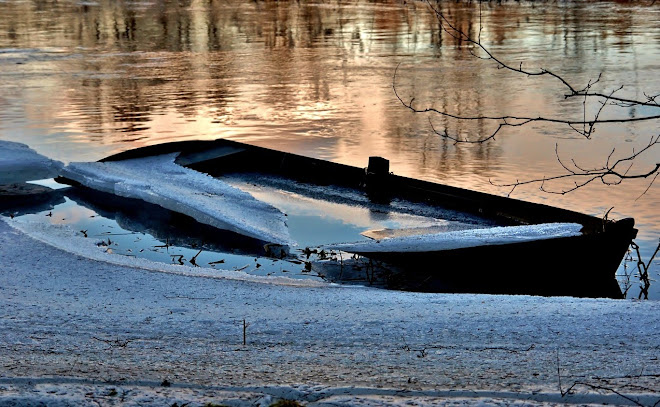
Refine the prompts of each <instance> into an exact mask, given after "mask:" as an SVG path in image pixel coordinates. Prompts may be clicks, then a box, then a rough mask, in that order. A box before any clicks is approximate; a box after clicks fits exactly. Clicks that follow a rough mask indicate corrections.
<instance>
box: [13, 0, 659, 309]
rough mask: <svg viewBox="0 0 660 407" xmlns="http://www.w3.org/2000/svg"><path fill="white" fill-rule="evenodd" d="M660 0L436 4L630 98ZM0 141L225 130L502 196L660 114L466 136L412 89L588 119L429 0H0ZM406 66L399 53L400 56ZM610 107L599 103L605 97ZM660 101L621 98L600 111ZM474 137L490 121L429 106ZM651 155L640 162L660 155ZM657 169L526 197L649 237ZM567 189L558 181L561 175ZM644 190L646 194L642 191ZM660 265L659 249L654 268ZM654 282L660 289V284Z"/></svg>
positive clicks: (465, 102)
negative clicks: (477, 42)
mask: <svg viewBox="0 0 660 407" xmlns="http://www.w3.org/2000/svg"><path fill="white" fill-rule="evenodd" d="M652 3H653V2H651V1H637V2H630V1H564V2H503V3H502V4H498V3H496V2H489V3H483V4H481V13H480V12H479V7H480V6H479V3H477V2H472V3H466V2H458V3H455V2H446V3H444V2H443V3H441V7H442V9H443V11H445V12H446V13H447V15H449V16H451V18H452V21H456V22H457V24H458V25H459V26H460V27H461V28H463V29H464V30H466V31H470V32H472V33H475V32H477V31H478V28H479V25H480V24H481V25H483V30H482V40H483V41H484V43H486V44H487V45H488V46H489V47H490V49H491V50H493V51H494V52H496V53H497V54H498V55H499V56H501V57H502V58H503V59H505V60H507V61H513V62H515V63H516V64H517V63H519V62H524V65H525V66H527V67H529V68H537V67H543V68H546V69H551V70H554V71H556V72H559V73H561V74H562V75H564V76H565V77H566V78H567V79H568V80H570V81H571V82H574V83H576V84H577V85H579V86H580V87H581V86H584V85H586V84H587V83H588V81H589V80H590V79H594V78H596V77H598V75H599V74H600V73H602V79H601V81H600V82H599V83H598V84H597V90H599V91H603V92H609V91H611V90H613V89H616V88H617V87H618V86H620V85H624V88H623V89H622V90H621V91H619V92H618V93H617V95H619V96H623V97H626V96H627V97H634V98H643V97H644V93H645V92H646V93H647V94H649V95H655V94H658V93H660V75H659V74H658V72H659V71H660V4H658V3H657V2H656V3H655V4H652ZM0 16H1V18H0V138H1V139H6V140H12V141H19V142H23V143H26V144H28V145H30V146H31V147H33V148H35V149H36V150H37V151H38V152H40V153H42V154H45V155H47V156H49V157H53V158H57V159H60V160H63V161H87V160H96V159H99V158H102V157H104V156H106V155H109V154H111V153H115V152H118V151H122V150H125V149H129V148H133V147H137V146H141V145H147V144H155V143H159V142H163V141H172V140H184V139H213V138H219V137H224V138H230V139H234V140H238V141H243V142H249V143H254V144H258V145H262V146H267V147H273V148H277V149H282V150H287V151H291V152H296V153H300V154H305V155H310V156H315V157H320V158H325V159H330V160H334V161H339V162H344V163H348V164H353V165H360V166H362V165H366V161H367V158H368V156H370V155H381V156H384V157H387V158H389V159H390V160H391V170H392V171H394V172H395V173H397V174H402V175H408V176H413V177H416V178H423V179H428V180H432V181H437V182H443V183H448V184H452V185H457V186H461V187H466V188H472V189H477V190H482V191H486V192H491V193H497V194H505V193H507V192H508V189H503V188H498V187H495V186H493V185H491V184H490V183H489V180H493V181H495V182H500V183H504V182H511V181H515V180H517V179H520V180H523V179H528V178H540V177H543V176H549V175H555V174H558V173H561V172H562V168H561V166H560V165H559V163H558V162H557V157H556V155H555V144H558V148H559V152H560V156H561V157H562V158H563V159H564V160H566V161H568V162H570V160H571V159H575V161H576V162H577V163H578V164H579V165H581V166H583V167H592V166H599V165H602V164H603V163H604V161H605V159H606V157H607V155H608V154H609V153H610V151H612V149H615V150H616V151H615V154H614V157H623V156H626V155H629V154H630V153H631V152H632V151H633V149H635V150H636V151H637V150H639V149H640V148H641V147H643V146H644V145H645V144H647V143H648V142H649V140H650V138H651V137H652V136H654V135H658V121H657V120H656V121H651V122H636V123H634V124H630V123H629V124H621V125H609V126H601V127H599V128H598V130H597V132H596V133H595V134H594V137H593V139H591V140H585V139H583V138H580V137H579V136H576V134H575V133H574V132H572V131H570V130H567V129H566V128H564V127H561V126H555V125H534V126H526V127H522V128H517V129H509V130H507V131H506V132H504V133H502V134H500V135H499V136H498V137H497V139H496V140H495V141H492V142H488V143H485V144H480V145H454V144H453V142H451V141H447V140H442V139H440V138H439V137H438V136H437V135H435V134H433V133H432V132H431V131H430V124H429V117H428V116H425V115H414V114H412V113H411V112H409V111H408V110H406V109H405V108H403V107H402V106H401V104H400V103H399V102H398V100H397V99H396V98H395V96H394V93H393V91H392V81H393V74H394V70H395V68H396V67H397V66H399V74H398V78H397V87H398V89H399V91H400V93H401V94H402V95H403V96H404V97H406V98H411V97H413V96H414V97H415V100H416V102H415V104H416V106H418V107H422V106H431V105H432V106H435V107H438V108H443V109H447V110H449V111H452V112H454V113H460V114H474V115H490V114H492V115H505V114H518V115H532V116H534V115H544V116H558V117H572V118H581V117H582V101H581V100H568V101H566V100H565V99H564V97H563V94H564V89H562V88H561V87H559V86H558V84H557V82H556V81H552V80H545V79H534V78H527V77H520V76H517V75H516V74H512V73H507V72H505V71H504V70H498V69H497V68H496V66H495V65H494V64H492V63H490V62H487V61H481V60H478V59H475V58H474V57H472V56H471V55H470V53H469V52H468V51H469V50H468V47H466V45H465V44H464V43H459V42H457V41H456V40H454V39H452V38H451V37H449V36H448V35H446V34H445V33H442V31H441V30H440V27H439V25H438V22H437V20H436V19H435V17H434V16H433V15H432V14H431V13H430V12H429V10H428V7H427V6H426V5H425V4H424V3H418V2H403V1H378V2H376V1H357V0H356V1H342V2H338V1H297V2H293V1H291V2H281V1H280V2H274V1H267V2H261V1H256V2H255V1H250V2H248V1H235V0H227V1H214V0H205V1H186V0H181V1H124V2H115V1H110V0H105V1H104V0H102V1H98V2H97V1H40V0H27V1H11V0H10V1H6V0H5V1H0ZM399 64H400V65H399ZM595 108H597V106H593V105H591V106H589V107H588V109H589V110H590V111H593V109H595ZM656 110H657V109H654V108H647V109H639V108H637V109H635V108H629V107H608V108H607V109H605V111H604V113H603V114H604V116H603V117H639V116H640V115H645V114H657V111H656ZM431 119H432V121H433V125H434V126H436V127H437V128H440V129H444V128H447V130H448V131H450V132H451V133H452V134H458V135H461V136H463V137H473V136H475V135H476V136H477V137H478V136H480V135H484V134H488V133H489V132H492V131H493V124H492V123H486V122H483V121H473V122H469V123H465V122H456V121H452V120H445V119H442V118H439V117H431ZM659 150H660V148H656V149H655V150H650V151H649V152H648V153H646V154H645V155H643V156H640V157H639V158H638V159H637V160H636V162H635V167H633V170H637V169H638V170H639V171H643V170H644V169H646V168H649V167H650V166H653V165H654V164H655V163H656V162H658V160H659V159H660V158H659V157H660V153H659V152H658V151H659ZM648 184H649V180H648V179H647V180H638V181H633V182H626V183H625V184H623V185H619V186H610V187H608V186H604V185H599V184H594V185H591V186H589V187H587V188H583V189H581V190H579V191H576V192H574V193H571V194H567V195H554V194H547V193H543V192H541V191H539V189H538V185H534V186H530V187H528V188H519V189H517V190H516V192H515V194H514V197H518V198H520V199H526V200H532V201H536V202H543V203H547V204H551V205H555V206H561V207H566V208H570V209H574V210H578V211H582V212H586V213H590V214H595V215H603V214H605V213H606V212H607V210H608V209H609V208H611V207H614V209H613V210H612V212H611V213H610V217H615V218H621V217H626V216H632V217H635V218H636V220H637V225H638V227H639V229H640V236H639V239H638V242H639V243H640V245H641V246H642V253H643V254H644V255H648V254H650V252H651V251H652V249H653V248H654V247H655V245H656V244H657V241H658V237H659V235H660V210H658V206H657V205H658V198H660V189H659V188H660V187H659V186H658V185H657V184H654V185H653V186H652V187H651V188H650V189H649V190H648V191H647V192H646V193H645V194H644V195H642V193H643V192H644V191H645V190H646V188H647V187H648ZM557 187H558V188H560V187H561V186H557ZM640 195H642V196H641V197H640ZM659 269H660V264H658V262H656V265H655V269H654V270H655V271H654V273H655V276H656V278H657V277H658V275H657V274H658V270H659ZM655 295H656V296H660V295H658V293H656V294H655Z"/></svg>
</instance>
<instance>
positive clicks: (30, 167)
mask: <svg viewBox="0 0 660 407" xmlns="http://www.w3.org/2000/svg"><path fill="white" fill-rule="evenodd" d="M62 166H63V165H62V163H61V162H59V161H55V160H51V159H50V158H48V157H44V156H43V155H41V154H39V153H37V152H36V151H34V150H33V149H31V148H30V147H28V146H27V145H25V144H22V143H15V142H12V141H5V140H0V185H2V184H16V183H21V182H26V181H33V180H38V179H44V178H53V177H55V176H57V174H58V172H59V170H60V169H61V168H62Z"/></svg>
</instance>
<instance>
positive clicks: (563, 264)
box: [60, 139, 637, 298]
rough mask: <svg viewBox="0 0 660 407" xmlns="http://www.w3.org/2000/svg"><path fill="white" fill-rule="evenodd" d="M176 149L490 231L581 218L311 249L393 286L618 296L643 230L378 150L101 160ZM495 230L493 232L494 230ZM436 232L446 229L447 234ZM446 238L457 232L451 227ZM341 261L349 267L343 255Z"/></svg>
mask: <svg viewBox="0 0 660 407" xmlns="http://www.w3.org/2000/svg"><path fill="white" fill-rule="evenodd" d="M171 153H177V154H178V155H177V157H176V160H175V162H176V163H177V164H179V165H181V166H184V167H188V168H190V169H194V170H196V171H199V172H202V173H206V174H209V175H211V176H213V177H218V178H222V177H225V176H235V174H249V179H251V180H253V181H254V180H265V179H268V180H271V181H272V180H273V179H284V180H289V181H290V183H289V184H288V185H290V186H293V187H294V188H297V191H298V192H299V191H301V190H304V189H305V188H302V187H301V186H307V187H311V189H310V188H307V189H306V190H307V191H310V190H313V191H315V192H314V193H315V194H318V193H319V191H323V189H324V188H338V189H337V191H350V193H351V194H354V195H356V196H357V195H359V196H362V197H363V198H364V199H365V200H367V201H369V202H371V203H373V204H374V205H379V207H381V208H382V207H387V206H389V205H392V204H394V203H396V202H402V201H405V202H412V203H415V204H420V205H425V206H428V207H432V208H443V210H451V211H456V212H460V213H463V214H468V215H470V216H474V217H476V218H479V219H483V220H485V222H486V224H488V225H489V226H488V227H490V228H492V230H493V231H498V230H501V229H498V228H503V229H502V230H508V229H506V228H507V227H516V226H524V225H532V226H533V225H545V224H550V225H552V224H578V225H579V227H578V229H579V233H577V234H575V235H571V236H558V237H554V236H546V237H544V238H539V239H534V238H531V239H522V240H520V241H518V240H516V239H512V240H509V241H506V240H505V241H504V242H500V241H498V240H497V239H495V240H493V239H490V240H488V239H486V240H484V242H483V244H479V243H476V244H474V243H473V244H469V245H461V244H459V245H451V244H450V245H441V246H438V247H435V246H433V239H431V240H430V243H429V241H428V240H426V241H425V243H424V245H422V246H420V247H415V245H414V240H413V241H412V242H413V244H412V247H411V245H410V244H409V245H408V246H405V245H404V246H396V245H394V246H391V247H392V248H391V249H383V247H385V246H381V245H380V243H381V242H382V243H389V242H390V240H389V239H390V238H394V237H396V236H399V235H402V234H403V235H405V234H411V235H415V234H416V233H417V234H419V233H424V231H422V232H415V231H407V232H406V231H396V230H394V231H389V232H391V233H390V234H391V236H394V237H389V238H388V235H387V234H380V235H379V234H378V233H376V234H375V235H373V236H370V237H372V238H373V239H375V240H374V241H373V243H372V244H355V245H351V244H348V245H341V244H340V245H332V244H329V245H325V247H321V248H318V249H314V252H315V253H318V252H328V253H330V252H332V253H334V251H335V250H336V251H343V252H345V253H348V254H352V255H354V256H360V257H362V258H365V259H368V260H369V262H370V263H371V262H374V263H378V264H385V265H387V266H388V267H389V266H391V269H392V270H395V272H393V273H391V274H389V275H388V276H387V283H388V284H387V285H388V286H389V287H391V288H398V289H405V290H415V291H424V292H453V293H459V292H460V293H492V294H529V295H543V296H557V295H566V296H578V297H610V298H621V296H622V294H621V290H620V288H619V285H618V283H617V280H616V278H615V273H616V270H617V268H618V266H619V265H620V263H621V261H622V259H623V257H624V255H625V254H626V251H627V249H628V247H629V245H630V243H631V241H632V239H633V238H634V237H635V236H636V233H637V230H636V229H634V220H633V219H631V218H626V219H621V220H618V221H613V220H609V219H602V218H599V217H594V216H590V215H586V214H582V213H578V212H574V211H570V210H566V209H561V208H556V207H552V206H547V205H542V204H536V203H531V202H524V201H520V200H516V199H512V198H508V197H502V196H495V195H490V194H486V193H481V192H476V191H471V190H466V189H461V188H456V187H452V186H447V185H441V184H437V183H432V182H427V181H421V180H416V179H411V178H407V177H402V176H398V175H394V174H392V173H390V172H389V163H388V161H387V160H385V159H383V158H379V157H372V158H371V159H370V162H369V166H368V167H367V168H358V167H353V166H348V165H343V164H337V163H333V162H329V161H324V160H319V159H314V158H309V157H304V156H300V155H296V154H291V153H286V152H281V151H276V150H272V149H267V148H262V147H256V146H252V145H247V144H243V143H238V142H233V141H229V140H222V139H220V140H214V141H182V142H172V143H165V144H159V145H154V146H148V147H142V148H137V149H134V150H130V151H126V152H122V153H119V154H116V155H113V156H110V157H107V158H105V159H103V160H101V161H102V162H112V161H121V160H129V159H136V158H143V157H150V156H158V155H163V154H171ZM60 181H63V182H65V183H69V184H76V182H74V181H73V180H70V179H62V178H60ZM254 182H258V181H254ZM264 182H266V181H264ZM269 182H270V181H269ZM399 232H401V233H399ZM403 232H405V233H403ZM426 232H428V231H426ZM319 233H323V231H322V230H320V231H319ZM493 234H494V235H495V237H496V235H497V232H495V233H491V235H493ZM435 235H439V236H443V235H442V233H435ZM444 236H445V237H446V236H449V240H451V236H453V235H444ZM445 240H447V239H445ZM362 243H364V242H362ZM305 251H306V252H307V257H308V258H309V253H310V252H311V251H312V250H311V249H309V248H307V247H306V248H305ZM335 257H336V256H335ZM343 259H345V257H342V260H343ZM341 268H342V272H343V263H342V264H341ZM340 275H341V273H340Z"/></svg>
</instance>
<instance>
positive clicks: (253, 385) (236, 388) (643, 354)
mask: <svg viewBox="0 0 660 407" xmlns="http://www.w3.org/2000/svg"><path fill="white" fill-rule="evenodd" d="M7 222H9V223H11V222H12V221H10V220H8V221H7ZM88 257H89V256H86V257H85V256H80V255H74V254H71V253H69V252H67V251H64V250H61V249H58V248H55V247H53V246H51V245H49V244H45V243H44V242H41V241H37V240H34V239H33V238H31V237H29V236H27V235H25V234H24V233H22V232H20V231H18V230H16V229H14V228H12V227H11V226H10V225H8V224H7V223H5V222H4V221H0V405H35V404H38V403H43V404H44V405H99V404H101V405H122V404H127V405H172V404H173V403H178V404H179V405H181V404H183V403H186V402H191V403H192V404H191V405H203V404H205V403H208V402H212V403H216V404H226V405H269V404H270V403H272V402H274V401H276V400H277V399H279V398H286V399H296V400H299V401H300V402H301V403H303V404H309V405H404V404H406V403H410V402H412V403H416V405H434V404H474V403H485V404H520V405H522V404H525V405H529V404H557V403H560V404H561V403H577V404H585V403H587V404H588V403H595V404H600V403H608V404H634V403H633V402H632V401H630V400H628V399H626V398H625V397H629V398H630V399H633V400H635V401H637V402H639V403H641V404H644V405H653V404H654V403H656V402H657V401H658V400H660V363H659V362H658V357H659V356H660V335H658V334H659V333H660V303H659V302H657V301H645V302H641V301H630V300H625V301H616V300H605V299H603V300H598V299H597V300H593V299H575V298H540V297H528V296H487V295H443V294H422V293H402V292H393V291H384V290H378V289H371V288H366V287H340V286H333V285H327V286H325V285H320V286H319V285H316V286H313V285H312V286H305V285H298V286H297V285H295V284H277V283H276V284H263V283H259V282H255V281H243V280H240V279H227V278H222V277H221V276H218V277H212V276H205V277H204V276H195V275H193V274H192V273H186V272H182V273H176V274H175V273H171V272H166V273H164V272H161V271H159V270H160V269H161V268H162V265H159V264H158V263H152V264H151V265H149V264H147V263H145V264H143V265H142V266H141V267H140V268H134V267H129V266H123V265H117V264H110V263H107V262H103V261H98V260H93V259H90V258H88ZM191 270H193V269H191ZM182 271H185V269H183V268H182ZM244 320H245V321H246V323H247V324H249V325H248V326H247V330H246V340H247V345H245V346H244V345H243V321H244ZM558 366H559V371H560V375H558V373H557V368H558ZM559 378H561V384H562V389H563V390H566V389H567V388H568V387H569V386H571V385H572V384H573V383H575V382H580V383H582V384H577V385H576V386H575V387H573V393H574V394H572V395H566V396H564V397H562V396H561V394H560V392H559ZM164 381H167V382H169V383H171V386H169V387H164V386H161V384H162V383H163V382H164ZM617 392H618V393H620V394H621V395H623V396H625V397H622V396H621V395H619V394H617Z"/></svg>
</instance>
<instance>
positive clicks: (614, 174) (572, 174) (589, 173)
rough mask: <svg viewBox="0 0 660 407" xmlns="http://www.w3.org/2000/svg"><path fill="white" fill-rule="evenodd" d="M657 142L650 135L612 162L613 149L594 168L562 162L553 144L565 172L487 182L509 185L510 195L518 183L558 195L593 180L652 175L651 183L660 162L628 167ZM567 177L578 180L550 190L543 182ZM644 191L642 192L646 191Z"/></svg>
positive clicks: (609, 182) (608, 182) (609, 181)
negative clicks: (637, 169) (645, 167)
mask: <svg viewBox="0 0 660 407" xmlns="http://www.w3.org/2000/svg"><path fill="white" fill-rule="evenodd" d="M658 144H660V135H657V136H654V137H652V138H651V141H649V143H648V144H647V145H646V146H644V147H643V148H642V149H640V150H639V151H637V152H635V151H634V149H633V152H632V154H631V155H629V156H627V157H624V158H620V159H618V160H616V161H614V162H610V161H611V160H612V155H613V154H614V152H615V150H614V149H613V150H612V152H611V153H610V154H609V155H608V156H607V159H606V162H605V164H604V165H603V166H602V167H596V168H583V167H581V166H579V165H577V164H576V163H575V160H571V162H572V163H573V166H572V167H571V166H568V165H567V164H566V163H564V161H563V160H562V159H561V157H560V155H559V145H558V144H555V155H556V156H557V161H558V162H559V165H561V166H562V168H563V169H564V170H565V171H566V173H565V174H561V175H555V176H552V177H543V178H541V179H531V180H526V181H519V180H516V182H512V183H507V184H496V183H494V182H492V181H491V180H489V182H490V183H491V184H492V185H495V186H498V187H511V188H512V189H511V191H510V192H509V195H511V193H512V192H513V191H514V189H515V188H516V187H518V186H520V185H528V184H541V185H540V189H541V190H542V191H543V192H547V193H551V194H560V195H564V194H567V193H569V192H572V191H575V190H576V189H578V188H582V187H584V186H586V185H588V184H590V183H592V182H593V181H600V182H601V183H603V184H605V185H618V184H620V183H621V182H622V181H623V180H624V179H639V178H649V177H653V179H652V181H651V184H652V183H653V181H655V179H656V178H657V176H658V173H659V172H658V171H659V170H660V163H656V164H655V166H654V167H653V168H651V169H649V170H647V171H644V172H640V173H635V174H630V169H631V168H632V164H633V161H634V160H635V159H636V158H637V157H639V156H640V155H642V154H644V153H645V152H646V151H648V150H650V149H651V148H653V147H654V146H656V145H658ZM624 165H628V167H627V168H626V169H625V171H621V170H620V169H619V168H620V167H621V166H624ZM567 178H578V179H580V181H578V182H575V183H574V185H573V186H572V187H570V188H566V189H560V190H550V189H548V188H546V187H545V184H546V182H548V181H556V180H562V179H567ZM651 184H649V186H648V188H647V189H646V191H648V190H649V189H650V187H651ZM646 191H645V192H644V193H646Z"/></svg>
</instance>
